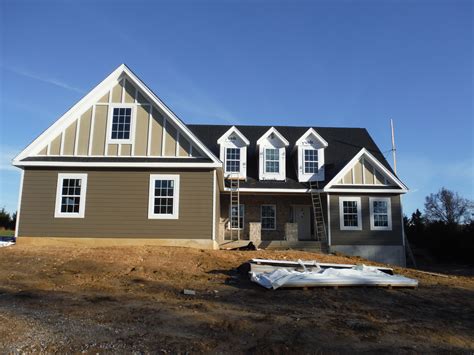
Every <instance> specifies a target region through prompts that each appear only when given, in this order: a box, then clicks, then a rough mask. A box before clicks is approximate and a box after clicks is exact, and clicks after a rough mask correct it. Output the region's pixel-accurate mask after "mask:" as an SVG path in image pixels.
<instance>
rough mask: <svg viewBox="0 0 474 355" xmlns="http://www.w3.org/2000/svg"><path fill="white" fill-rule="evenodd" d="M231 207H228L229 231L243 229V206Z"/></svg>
mask: <svg viewBox="0 0 474 355" xmlns="http://www.w3.org/2000/svg"><path fill="white" fill-rule="evenodd" d="M239 207H240V208H237V205H231V207H230V228H231V229H243V228H244V214H245V206H244V205H239Z"/></svg>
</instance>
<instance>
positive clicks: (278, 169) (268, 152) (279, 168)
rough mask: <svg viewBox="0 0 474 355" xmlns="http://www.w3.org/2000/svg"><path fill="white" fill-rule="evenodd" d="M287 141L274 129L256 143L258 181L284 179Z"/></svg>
mask: <svg viewBox="0 0 474 355" xmlns="http://www.w3.org/2000/svg"><path fill="white" fill-rule="evenodd" d="M288 144H289V143H288V141H287V140H286V139H285V137H283V136H282V135H281V134H280V133H279V132H278V131H277V130H276V129H275V128H274V127H272V128H270V129H269V130H268V131H267V132H265V134H264V135H263V136H262V137H260V139H259V140H258V141H257V146H258V148H259V157H260V162H259V179H260V180H285V179H286V166H285V160H286V147H287V146H288Z"/></svg>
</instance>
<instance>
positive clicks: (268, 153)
mask: <svg viewBox="0 0 474 355" xmlns="http://www.w3.org/2000/svg"><path fill="white" fill-rule="evenodd" d="M265 173H266V174H279V173H280V152H279V149H275V148H266V149H265Z"/></svg>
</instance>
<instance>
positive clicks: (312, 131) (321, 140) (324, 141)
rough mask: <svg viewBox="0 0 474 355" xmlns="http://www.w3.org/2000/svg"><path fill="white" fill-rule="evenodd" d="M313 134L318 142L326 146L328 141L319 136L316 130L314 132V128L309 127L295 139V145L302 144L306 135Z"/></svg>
mask: <svg viewBox="0 0 474 355" xmlns="http://www.w3.org/2000/svg"><path fill="white" fill-rule="evenodd" d="M311 134H312V135H313V136H314V137H315V138H316V139H317V140H318V141H319V143H321V145H322V146H323V147H324V148H326V147H327V146H328V142H326V140H325V139H324V138H323V137H321V135H319V134H318V132H316V130H315V129H314V128H310V129H308V130H307V131H306V132H305V133H304V134H303V135H302V136H301V137H300V138H299V139H298V140H297V141H296V144H295V145H303V144H304V140H305V139H306V137H308V136H309V135H311Z"/></svg>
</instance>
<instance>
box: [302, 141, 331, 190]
mask: <svg viewBox="0 0 474 355" xmlns="http://www.w3.org/2000/svg"><path fill="white" fill-rule="evenodd" d="M305 150H316V151H317V152H318V172H317V173H316V174H314V173H306V172H305V171H304V162H305V158H304V151H305ZM324 176H325V173H324V148H320V147H317V146H315V145H312V144H307V145H306V144H301V145H298V180H299V181H301V182H306V181H310V180H311V181H324Z"/></svg>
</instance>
